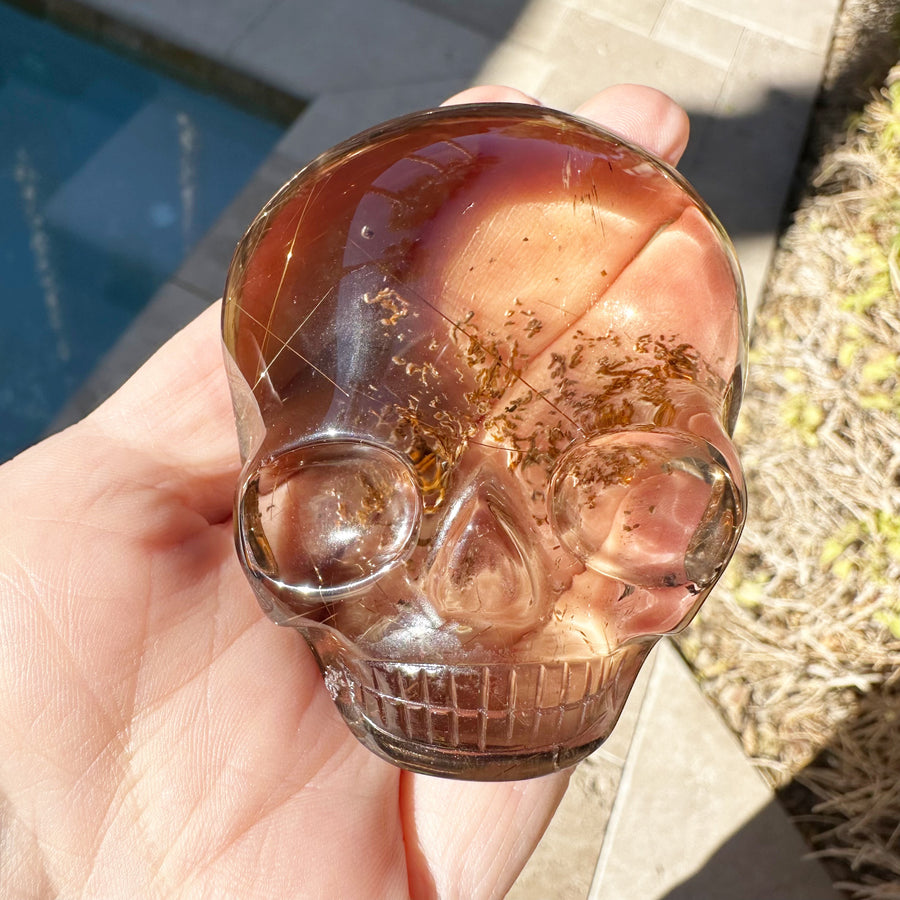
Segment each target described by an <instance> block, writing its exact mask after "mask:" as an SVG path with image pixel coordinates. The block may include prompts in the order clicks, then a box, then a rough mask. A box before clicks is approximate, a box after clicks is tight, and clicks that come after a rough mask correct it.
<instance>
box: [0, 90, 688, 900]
mask: <svg viewBox="0 0 900 900" xmlns="http://www.w3.org/2000/svg"><path fill="white" fill-rule="evenodd" d="M459 99H462V100H476V99H477V100H494V99H501V100H502V99H517V100H521V99H523V98H522V97H521V96H519V95H515V96H512V94H511V92H508V91H504V90H502V89H488V88H482V89H477V90H476V91H473V92H467V93H466V94H465V95H464V96H462V97H460V98H459ZM582 112H583V113H584V114H587V115H591V116H593V117H594V118H597V119H598V120H599V121H601V122H603V123H604V124H606V125H607V126H608V127H611V128H613V129H615V130H618V131H619V132H620V133H623V134H625V135H626V136H628V137H631V138H632V139H634V140H637V141H640V142H642V143H644V144H645V145H646V146H649V147H650V149H653V150H655V151H656V152H658V153H660V154H661V155H663V156H664V157H666V158H668V159H669V160H670V161H675V159H676V158H677V156H678V155H679V153H680V151H681V149H682V148H683V146H684V143H685V141H686V136H687V130H686V120H685V118H684V115H683V113H681V111H680V110H678V109H677V107H674V105H673V104H672V103H671V101H668V100H667V99H666V98H664V97H662V95H659V94H657V93H656V92H652V91H649V90H646V89H639V88H619V89H613V90H611V91H608V92H605V93H604V94H601V95H598V97H596V98H594V100H593V101H591V102H590V103H589V104H588V105H586V106H585V107H584V108H583V110H582ZM239 465H240V462H239V459H238V451H237V441H236V438H235V435H234V425H233V419H232V414H231V406H230V399H229V395H228V388H227V383H226V379H225V374H224V370H223V367H222V358H221V348H220V341H219V337H218V308H217V307H216V308H213V309H211V310H209V311H208V312H207V313H205V314H204V315H202V316H201V317H200V318H199V319H197V320H196V321H195V322H194V323H192V324H191V325H190V326H188V328H186V329H185V330H184V331H183V332H181V333H180V334H178V335H177V336H176V337H175V338H173V339H172V340H171V341H170V342H169V343H168V344H166V346H165V347H163V348H162V350H160V351H159V353H157V355H156V356H155V357H154V358H153V359H152V360H151V361H150V362H149V363H148V364H147V365H146V366H144V367H143V368H142V369H141V370H140V372H139V373H138V374H137V375H136V376H135V377H134V378H133V379H132V380H131V381H130V382H129V383H128V384H127V385H126V386H125V387H124V388H122V390H120V391H119V392H118V393H117V394H116V395H115V396H114V397H113V398H112V399H111V400H110V401H108V402H107V403H106V404H104V405H103V406H102V407H101V408H100V409H99V410H98V411H97V412H95V413H94V414H93V415H91V416H89V417H88V418H87V419H85V420H84V421H83V422H81V423H79V424H78V425H76V426H74V427H73V428H70V429H68V430H67V431H65V432H63V433H62V434H59V435H57V436H55V437H53V438H51V439H49V440H47V441H45V442H44V443H43V444H40V445H38V446H37V447H35V448H33V449H32V450H30V451H28V452H26V453H24V454H22V455H21V456H19V457H18V458H16V459H15V460H13V461H12V462H10V463H7V464H6V465H5V466H3V467H2V469H0V893H2V894H3V896H8V897H19V896H21V897H37V896H50V895H53V896H63V897H70V896H91V897H104V898H106V897H120V896H121V897H137V896H140V897H155V896H160V897H164V896H194V895H202V896H213V897H226V896H237V897H256V896H260V897H273V896H274V897H280V896H302V897H326V898H331V897H350V898H355V897H366V898H369V897H379V898H380V897H401V896H408V895H411V896H413V897H432V896H440V897H451V896H462V897H481V896H485V897H488V896H499V895H502V893H503V892H504V891H505V890H506V889H507V888H508V886H509V884H510V883H511V882H512V880H513V879H514V878H515V876H516V874H517V872H518V870H519V869H520V868H521V866H522V865H523V864H524V862H525V860H526V859H527V857H528V854H529V853H530V851H531V849H532V848H533V846H534V844H535V843H536V841H537V839H538V838H539V837H540V834H541V832H542V831H543V829H544V827H545V826H546V823H547V821H548V820H549V817H550V816H551V814H552V812H553V810H554V808H555V806H556V803H557V802H558V801H559V798H560V796H561V794H562V792H563V790H564V789H565V776H560V777H556V776H554V777H551V778H545V779H538V780H535V781H531V782H520V783H504V784H475V783H464V782H453V781H443V780H440V779H434V778H428V777H425V776H419V775H412V774H410V773H408V772H403V771H401V770H399V769H396V768H394V767H392V766H390V765H388V764H386V763H384V762H382V761H381V760H380V759H378V758H376V757H375V756H374V755H372V754H370V753H369V752H368V751H367V750H365V749H364V748H363V747H362V746H361V745H359V744H358V743H357V742H356V740H355V738H353V737H352V736H351V735H350V733H349V731H348V730H347V729H346V726H345V725H344V724H343V722H342V721H341V719H340V716H339V714H338V713H337V711H336V709H335V708H334V706H333V704H332V701H331V699H330V697H329V695H328V693H327V692H326V691H325V689H324V687H323V686H322V683H321V677H320V675H319V671H318V668H317V666H316V664H315V662H314V661H313V659H312V657H311V655H310V653H309V651H308V650H307V648H306V646H305V644H304V643H303V641H302V640H301V638H300V637H299V635H298V634H297V633H296V632H295V631H293V630H291V629H279V628H276V627H275V626H274V625H272V624H271V623H270V622H269V621H268V620H267V619H265V617H264V616H263V615H262V613H261V612H260V610H259V608H258V606H257V604H256V601H255V599H254V597H253V593H252V591H251V590H250V588H249V586H248V584H247V582H246V580H245V578H244V575H243V573H242V572H241V570H240V567H239V565H238V562H237V559H236V557H235V553H234V549H233V540H232V522H231V510H232V495H233V490H234V485H235V483H236V480H237V476H238V471H239Z"/></svg>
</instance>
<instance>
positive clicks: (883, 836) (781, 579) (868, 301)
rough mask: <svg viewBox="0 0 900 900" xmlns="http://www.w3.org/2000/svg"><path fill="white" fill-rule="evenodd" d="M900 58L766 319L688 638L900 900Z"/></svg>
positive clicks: (787, 777)
mask: <svg viewBox="0 0 900 900" xmlns="http://www.w3.org/2000/svg"><path fill="white" fill-rule="evenodd" d="M898 257H900V66H898V67H896V68H895V69H893V70H892V72H891V75H890V76H889V78H888V81H887V83H886V84H885V86H884V88H883V89H882V90H881V91H880V92H879V93H878V95H877V96H876V97H875V98H874V99H873V100H872V102H871V103H870V104H869V105H868V106H867V107H866V109H865V112H864V113H863V114H862V115H861V116H860V117H858V119H857V120H856V121H855V122H854V123H853V125H852V127H851V129H850V131H849V133H848V135H847V138H846V140H845V141H844V142H843V143H842V144H841V145H840V146H839V147H838V148H837V149H835V150H833V151H832V152H829V153H827V154H826V155H825V157H824V160H823V162H822V164H821V166H820V168H819V170H818V172H817V173H816V175H815V178H814V181H813V185H812V190H811V192H810V194H809V195H808V197H807V199H806V201H805V202H804V204H803V205H802V207H801V209H800V210H799V212H798V213H797V214H796V216H795V219H794V222H793V224H792V225H791V226H790V227H789V228H788V230H787V231H786V233H785V235H784V237H783V240H782V242H781V246H780V249H779V253H778V257H777V261H776V265H775V268H774V274H773V277H772V279H771V282H770V285H769V290H768V292H767V296H766V298H765V300H764V302H763V304H762V306H761V309H760V311H759V313H758V317H757V322H756V331H755V337H754V345H753V350H752V353H751V367H750V378H749V383H748V391H747V396H746V399H745V403H744V408H743V412H742V418H741V422H740V425H739V430H738V435H737V440H738V443H739V446H740V448H741V453H742V457H743V460H744V465H745V468H746V472H747V481H748V485H749V490H750V509H751V515H750V520H749V522H748V524H747V527H746V529H745V533H744V537H743V539H742V542H741V545H740V547H739V549H738V553H737V554H736V556H735V559H734V561H733V564H732V566H731V567H730V569H729V571H728V572H727V573H726V576H725V578H724V579H723V582H722V584H721V585H720V587H719V588H718V589H717V592H716V594H715V595H714V596H713V598H712V599H711V600H710V601H709V602H708V603H707V605H706V607H705V608H704V610H703V612H702V614H701V616H700V617H699V618H698V619H697V620H696V622H695V623H694V625H692V626H691V628H690V629H689V630H688V631H687V632H685V634H684V635H682V637H681V638H680V646H681V648H682V652H683V653H684V654H685V656H686V658H687V659H688V660H689V662H690V663H691V664H692V666H693V667H694V670H695V671H696V673H697V675H698V677H699V678H700V680H701V683H702V685H703V688H704V690H705V691H706V693H707V694H708V695H709V696H710V697H711V698H712V699H713V700H714V702H715V703H716V704H717V705H718V706H719V708H720V709H721V711H722V713H723V715H724V716H725V718H726V720H727V721H728V722H729V724H730V725H731V727H732V728H733V729H734V730H735V732H736V733H737V734H738V735H739V736H740V738H741V740H742V742H743V746H744V749H745V751H746V752H747V754H748V756H749V757H750V758H751V759H752V760H753V761H754V762H755V763H756V764H757V765H758V766H759V767H760V768H761V769H762V770H763V772H764V773H765V774H766V776H767V777H768V778H769V779H770V781H771V783H772V784H773V785H774V786H776V787H779V788H783V787H785V786H786V785H789V784H794V785H795V786H796V785H802V786H803V796H804V797H805V798H806V799H805V802H804V804H803V805H804V806H805V809H806V815H804V816H802V818H801V821H800V825H801V827H802V828H803V829H804V831H805V832H806V833H807V835H808V836H809V839H810V841H811V842H812V845H813V847H814V848H816V851H817V853H818V854H819V855H820V856H822V857H823V858H824V859H825V860H827V861H829V863H830V864H831V865H834V866H836V868H835V871H836V880H837V882H838V886H839V887H841V888H842V889H843V890H844V891H846V892H847V893H848V895H849V896H851V897H853V898H855V900H886V898H894V900H900V263H898Z"/></svg>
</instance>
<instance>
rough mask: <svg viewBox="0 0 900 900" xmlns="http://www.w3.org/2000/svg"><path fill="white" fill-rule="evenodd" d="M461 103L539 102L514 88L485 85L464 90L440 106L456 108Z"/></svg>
mask: <svg viewBox="0 0 900 900" xmlns="http://www.w3.org/2000/svg"><path fill="white" fill-rule="evenodd" d="M462 103H528V104H530V105H531V106H540V105H541V104H540V101H539V100H535V98H534V97H532V96H530V95H529V94H524V93H522V91H519V90H517V89H516V88H511V87H504V86H502V85H494V84H485V85H479V86H477V87H471V88H466V90H464V91H460V92H459V93H458V94H454V95H453V96H452V97H450V98H448V99H447V100H445V101H444V102H443V103H442V104H441V106H458V105H460V104H462Z"/></svg>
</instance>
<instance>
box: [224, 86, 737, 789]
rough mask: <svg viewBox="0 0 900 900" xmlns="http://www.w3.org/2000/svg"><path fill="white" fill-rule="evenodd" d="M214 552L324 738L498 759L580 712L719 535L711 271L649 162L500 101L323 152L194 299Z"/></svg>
mask: <svg viewBox="0 0 900 900" xmlns="http://www.w3.org/2000/svg"><path fill="white" fill-rule="evenodd" d="M223 333H224V341H225V348H226V365H227V368H228V373H229V379H230V384H231V389H232V394H233V398H234V407H235V413H236V419H237V428H238V432H239V437H240V445H241V453H242V456H243V459H244V468H243V473H242V475H241V480H240V484H239V485H238V489H237V499H236V507H235V509H236V540H237V547H238V553H239V556H240V559H241V562H242V563H243V565H244V567H245V569H246V572H247V574H248V578H249V580H250V583H251V584H252V585H253V587H254V589H255V591H256V594H257V597H258V599H259V602H260V604H261V605H262V608H263V609H264V610H265V612H266V613H267V614H268V615H269V617H270V618H272V619H273V620H274V621H275V622H277V623H279V624H281V625H287V626H291V627H293V628H296V629H297V630H298V631H299V632H300V634H302V635H303V637H304V638H305V639H306V641H307V642H308V643H309V646H310V647H311V649H312V651H313V653H314V655H315V657H316V659H317V660H318V662H319V664H320V666H321V668H322V672H323V676H324V681H325V684H326V686H327V688H328V690H329V691H330V693H331V695H332V697H333V698H334V700H335V702H336V704H337V706H338V708H339V709H340V711H341V713H342V714H343V717H344V719H345V720H346V722H347V724H348V726H349V727H350V729H351V730H352V731H353V732H354V734H355V735H356V736H357V737H358V738H359V739H360V740H361V741H362V742H363V743H364V744H365V745H366V746H368V747H369V748H371V749H372V750H373V751H374V752H376V753H378V754H379V755H381V756H383V757H384V758H386V759H388V760H390V761H392V762H394V763H396V764H398V765H401V766H403V767H406V768H409V769H412V770H414V771H420V772H427V773H432V774H438V775H448V776H456V777H461V778H471V779H512V778H524V777H530V776H534V775H540V774H543V773H546V772H550V771H553V770H555V769H558V768H562V767H565V766H569V765H572V764H573V763H575V762H577V761H578V760H579V759H581V758H583V757H584V756H585V755H587V754H588V753H590V752H591V751H592V750H593V749H594V748H595V747H597V746H598V744H600V743H601V742H602V741H603V740H604V739H605V738H606V737H607V736H608V735H609V733H610V731H611V729H612V728H613V726H614V724H615V722H616V719H617V717H618V715H619V713H620V711H621V709H622V706H623V704H624V702H625V699H626V698H627V696H628V692H629V690H630V688H631V685H632V683H633V681H634V679H635V676H636V675H637V672H638V670H639V668H640V666H641V664H642V663H643V661H644V659H645V658H646V657H647V654H648V652H649V651H650V649H651V647H652V646H653V644H654V643H655V642H656V641H657V640H658V639H659V636H660V635H663V634H667V633H670V632H673V631H677V630H678V629H680V628H682V627H683V626H684V625H685V624H686V623H687V622H688V621H689V620H690V618H691V616H692V615H693V614H694V613H695V611H696V610H697V609H698V607H699V606H700V604H701V603H702V602H703V600H704V599H705V597H706V596H707V594H708V593H709V591H710V589H711V588H712V586H713V585H714V583H715V582H716V580H717V578H718V577H719V575H720V574H721V573H722V570H723V568H724V566H725V565H726V563H727V561H728V559H729V558H730V556H731V554H732V552H733V550H734V547H735V544H736V542H737V539H738V535H739V533H740V529H741V525H742V523H743V520H744V515H745V492H744V486H743V480H742V476H741V470H740V464H739V461H738V459H737V456H736V453H735V449H734V447H733V445H732V442H731V440H730V433H731V430H732V427H733V424H734V419H735V416H736V415H737V411H738V406H739V403H740V396H741V388H742V378H743V372H744V365H745V343H746V334H745V313H744V297H743V288H742V283H741V276H740V272H739V269H738V265H737V262H736V259H735V256H734V252H733V250H732V247H731V244H730V243H729V241H728V239H727V237H726V236H725V234H724V232H723V230H722V228H721V226H720V225H719V224H718V223H717V221H716V219H715V218H714V217H713V215H712V214H711V213H710V211H709V210H708V208H707V207H706V205H705V204H704V203H703V202H702V201H701V200H700V199H699V198H698V197H697V195H696V194H695V193H694V191H693V190H692V189H691V188H690V187H689V186H688V184H687V183H686V182H685V181H684V180H683V179H682V178H681V177H680V176H679V175H677V174H676V173H675V172H674V171H673V170H671V169H670V168H668V167H667V166H665V165H664V164H662V163H660V162H659V161H657V160H656V159H654V158H652V157H651V156H650V155H648V154H647V153H645V152H643V151H642V150H640V149H637V148H635V147H633V146H631V145H629V144H627V143H624V142H623V141H621V140H619V139H617V138H615V137H614V136H612V135H610V134H608V133H605V132H604V131H602V130H600V129H599V128H597V127H596V126H594V125H592V124H590V123H587V122H584V121H581V120H579V119H577V118H575V117H572V116H569V115H566V114H563V113H559V112H554V111H549V110H546V109H541V108H538V107H532V106H522V105H517V104H488V105H476V106H460V107H449V108H444V109H440V110H436V111H432V112H427V113H421V114H416V115H412V116H409V117H406V118H404V119H400V120H397V121H394V122H391V123H388V124H386V125H384V126H381V127H379V128H376V129H374V130H372V131H369V132H367V133H365V134H363V135H361V136H359V137H357V138H354V139H352V140H351V141H349V142H347V143H345V144H342V145H341V146H339V147H336V148H335V149H333V150H331V151H329V152H327V153H325V154H324V155H323V156H321V157H320V158H318V159H317V160H315V161H314V162H313V163H312V164H311V165H309V166H308V167H306V168H305V169H304V170H303V171H301V172H300V173H299V174H298V175H297V176H296V177H295V178H294V179H293V180H292V181H290V182H289V183H288V184H287V185H286V186H285V187H284V188H283V189H282V190H281V191H280V192H279V193H278V194H277V195H276V196H275V197H274V198H273V199H272V200H271V201H270V202H269V204H268V205H267V206H266V207H265V208H264V209H263V210H262V212H261V213H260V214H259V216H258V217H257V218H256V220H255V221H254V222H253V224H252V226H251V227H250V229H249V230H248V232H247V234H246V235H245V237H244V238H243V239H242V241H241V242H240V244H239V246H238V249H237V252H236V254H235V257H234V261H233V264H232V266H231V269H230V272H229V275H228V281H227V287H226V294H225V304H224V317H223Z"/></svg>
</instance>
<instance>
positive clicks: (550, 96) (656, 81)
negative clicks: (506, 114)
mask: <svg viewBox="0 0 900 900" xmlns="http://www.w3.org/2000/svg"><path fill="white" fill-rule="evenodd" d="M548 55H549V56H550V58H551V59H552V60H554V62H555V63H556V65H555V67H554V70H553V73H552V75H551V76H550V77H549V78H548V79H547V81H546V82H545V83H544V84H543V85H542V87H541V98H542V99H543V100H545V101H546V102H547V103H549V104H550V105H551V106H561V107H562V108H564V109H572V108H573V107H575V106H577V105H578V104H579V103H580V102H582V101H583V100H584V99H586V98H587V97H588V96H590V94H592V93H593V92H594V91H598V90H600V89H601V88H604V87H608V86H610V85H612V84H618V83H620V82H632V83H635V84H646V85H649V86H650V87H655V88H658V89H659V90H661V91H665V92H666V93H667V94H669V95H670V96H672V97H673V98H674V99H675V100H677V101H678V102H679V103H681V104H682V106H684V107H686V108H687V109H689V110H691V111H696V112H705V113H707V114H712V113H713V112H714V111H715V108H716V102H717V100H718V98H719V93H720V92H721V90H722V87H723V86H724V84H725V79H726V76H727V74H728V73H727V70H726V69H724V68H720V67H718V66H713V65H710V64H709V63H707V62H704V61H703V60H700V59H697V58H696V57H694V56H691V55H690V54H688V53H684V52H683V51H681V50H677V49H675V48H672V47H667V46H664V45H662V44H660V43H659V42H657V41H654V40H652V39H651V38H649V37H647V36H645V35H641V34H637V33H636V32H634V31H629V30H627V29H625V28H622V27H621V26H619V25H616V24H614V23H612V22H609V21H605V20H603V19H601V18H598V17H597V16H595V15H588V14H587V13H583V12H580V11H578V10H568V11H567V12H566V13H565V14H564V18H563V21H562V22H561V24H560V27H559V29H558V30H557V32H556V35H555V38H554V41H553V43H552V45H551V46H550V48H549V50H548ZM791 168H793V167H792V166H791Z"/></svg>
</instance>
